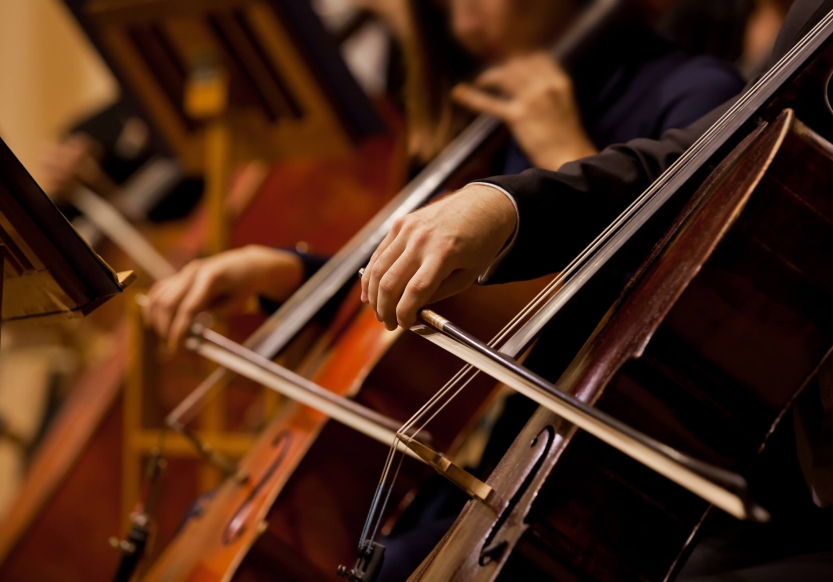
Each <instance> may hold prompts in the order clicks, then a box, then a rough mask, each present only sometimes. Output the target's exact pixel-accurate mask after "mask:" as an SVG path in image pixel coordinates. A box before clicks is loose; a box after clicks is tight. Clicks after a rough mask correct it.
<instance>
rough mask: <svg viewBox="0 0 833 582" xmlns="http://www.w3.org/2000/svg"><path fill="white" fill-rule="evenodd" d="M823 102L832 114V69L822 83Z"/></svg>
mask: <svg viewBox="0 0 833 582" xmlns="http://www.w3.org/2000/svg"><path fill="white" fill-rule="evenodd" d="M824 104H825V105H826V106H827V111H828V112H830V115H833V70H831V71H830V73H828V75H827V82H825V84H824Z"/></svg>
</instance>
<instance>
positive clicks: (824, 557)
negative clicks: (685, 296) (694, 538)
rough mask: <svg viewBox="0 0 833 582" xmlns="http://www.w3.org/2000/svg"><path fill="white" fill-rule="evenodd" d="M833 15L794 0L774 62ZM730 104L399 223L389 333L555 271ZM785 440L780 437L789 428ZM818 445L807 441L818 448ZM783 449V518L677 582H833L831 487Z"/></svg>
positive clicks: (721, 542) (391, 252)
mask: <svg viewBox="0 0 833 582" xmlns="http://www.w3.org/2000/svg"><path fill="white" fill-rule="evenodd" d="M831 10H833V0H797V1H796V2H795V4H794V6H793V8H792V9H791V11H790V12H789V14H788V16H787V18H786V20H785V23H784V26H783V27H782V30H781V33H780V35H779V37H778V40H777V42H776V45H775V50H774V54H773V57H772V59H771V61H770V64H772V63H774V62H775V60H777V59H778V58H780V57H781V56H783V55H784V54H785V53H786V52H787V50H788V49H789V48H791V47H792V46H793V45H794V44H795V43H796V42H797V41H798V40H799V39H800V38H801V37H802V36H803V35H804V34H806V32H807V31H809V30H810V28H811V27H812V26H813V25H815V24H816V23H817V22H818V21H819V20H820V19H821V18H822V17H824V16H825V15H826V14H828V13H829V12H830V11H831ZM730 105H731V102H730V103H727V104H725V105H723V106H721V107H719V108H717V109H716V110H715V111H713V112H711V113H710V114H708V115H706V116H705V117H704V118H703V119H701V120H699V121H698V122H696V123H695V124H693V125H692V126H690V127H689V128H687V129H684V130H672V131H669V132H667V133H666V134H664V135H663V136H662V139H661V140H658V141H654V140H634V141H631V142H629V143H627V144H625V145H616V146H613V147H610V148H607V149H605V150H604V151H603V152H601V153H600V154H598V155H595V156H592V157H588V158H586V159H583V160H579V161H577V162H574V163H571V164H568V165H565V166H564V167H563V168H562V169H561V170H560V171H558V172H552V171H547V170H542V169H532V170H528V171H526V172H524V173H522V174H520V175H514V176H501V177H497V178H490V179H488V180H485V181H482V182H480V183H478V184H470V185H469V186H467V187H465V188H463V189H462V190H459V191H458V192H456V193H455V194H453V195H451V196H449V197H447V198H445V199H443V200H441V201H439V202H437V203H435V204H432V205H430V206H427V207H425V208H422V209H420V210H418V211H416V212H414V213H413V214H411V215H409V216H407V217H404V218H402V219H400V220H399V221H398V222H397V223H396V224H395V225H394V228H393V229H392V231H391V232H390V234H389V235H388V236H387V237H386V238H385V239H384V241H383V242H382V243H381V245H380V246H379V248H378V249H377V250H376V252H375V253H374V255H373V257H372V258H371V260H370V262H369V264H368V266H367V268H366V270H365V274H364V276H363V278H362V299H363V300H364V301H365V302H367V303H369V304H370V305H371V306H372V307H373V308H374V309H375V311H376V313H377V316H378V317H379V318H380V319H381V320H382V321H384V322H385V325H387V326H388V327H389V328H391V329H392V328H394V327H395V326H396V325H401V326H403V327H409V326H411V325H412V324H414V322H415V321H416V317H417V313H418V311H419V309H421V308H422V307H423V306H425V305H426V304H429V303H431V302H434V301H437V300H439V299H441V298H443V297H447V296H449V295H453V294H456V293H459V292H460V291H462V290H464V289H466V288H468V287H469V286H470V285H472V284H473V283H475V282H476V281H480V282H488V283H491V282H498V281H511V280H519V279H525V278H532V277H536V276H539V275H543V274H546V273H553V272H557V271H558V270H560V269H561V268H563V267H564V266H565V265H566V264H567V263H568V262H569V260H570V259H571V258H572V257H574V256H575V255H577V253H578V252H579V251H580V250H581V249H582V248H584V247H585V246H586V245H587V244H588V243H589V242H590V241H591V240H592V239H593V238H594V237H595V236H596V235H597V234H598V233H599V232H600V231H601V230H602V229H603V228H604V227H606V226H607V225H608V224H609V223H610V222H611V221H612V219H613V218H614V217H615V216H617V215H618V214H619V213H620V212H621V211H623V210H624V208H625V207H626V206H627V205H628V204H629V203H630V202H631V201H633V200H634V198H635V197H636V196H638V195H639V194H641V193H642V192H643V191H644V190H645V189H646V188H647V187H648V186H649V185H650V184H651V182H652V181H653V180H654V179H656V178H657V177H658V176H659V175H660V173H661V172H663V171H664V170H665V169H666V168H668V167H669V166H670V165H671V164H672V163H673V162H674V160H676V159H677V158H678V157H679V156H680V155H681V154H682V153H683V152H684V151H685V149H686V148H687V147H688V146H690V145H691V144H693V143H694V141H695V140H696V139H697V138H698V137H699V136H700V135H701V134H702V133H703V132H704V131H705V130H706V129H707V128H708V127H709V126H710V125H711V124H712V123H713V122H714V121H716V120H717V118H718V117H719V115H720V114H722V113H723V112H724V111H726V109H727V108H728V107H729V106H730ZM415 240H419V241H420V242H419V244H414V241H415ZM827 367H828V368H829V367H830V366H829V364H828V366H827ZM830 378H831V374H830V373H829V369H827V370H823V371H822V373H821V375H820V389H821V390H823V391H829V390H831V389H833V383H831V381H830ZM811 397H812V398H815V400H816V401H821V399H822V396H821V395H820V394H818V393H817V394H815V395H814V396H813V395H811ZM812 398H811V399H812ZM827 398H829V396H828V397H827ZM790 422H791V420H790V419H789V418H787V419H785V423H786V424H787V425H789V424H790ZM780 433H781V437H782V438H783V437H784V433H785V431H784V430H781V431H780ZM786 433H787V435H789V438H790V439H792V437H791V433H790V432H789V431H786ZM818 445H819V443H818V442H817V443H815V444H814V443H810V447H811V448H812V449H814V448H815V447H816V446H818ZM784 450H785V451H786V454H785V455H784V458H783V459H782V462H783V471H782V473H779V475H778V479H777V481H778V483H769V484H767V485H768V486H771V487H774V488H776V489H779V490H782V491H783V494H782V495H781V497H780V503H781V504H782V505H783V507H782V508H779V509H780V510H781V512H780V517H779V519H776V520H774V521H773V522H772V523H770V524H767V525H763V526H762V525H754V526H752V525H744V524H738V523H735V524H732V525H730V526H727V527H726V528H725V529H724V530H722V531H720V532H719V533H718V534H716V535H714V536H713V537H712V538H707V539H706V540H705V541H704V542H703V543H701V544H700V545H699V546H698V547H697V548H696V549H695V552H694V554H693V555H692V558H691V559H690V560H689V562H688V565H687V566H686V568H685V569H684V571H683V572H682V573H681V574H680V576H679V579H680V580H698V581H699V580H703V581H705V580H710V581H716V580H739V581H770V580H791V579H796V580H802V581H821V580H833V550H831V548H833V527H831V526H832V525H833V516H831V515H830V514H829V512H830V511H831V510H830V509H821V508H822V507H830V506H831V505H833V495H831V494H830V492H831V491H833V483H830V482H823V478H821V477H819V475H818V474H817V473H812V472H808V473H807V474H806V484H805V483H803V480H802V478H801V473H800V469H799V468H800V464H799V462H798V461H797V457H798V456H802V455H803V454H807V453H806V452H799V453H798V455H797V454H796V446H795V443H794V442H790V443H789V447H785V449H784ZM809 454H811V455H815V450H812V451H810V452H809ZM824 474H825V475H829V473H827V472H825V473H824ZM796 483H798V484H799V485H800V486H798V487H796V486H795V484H796Z"/></svg>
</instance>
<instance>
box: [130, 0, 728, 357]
mask: <svg viewBox="0 0 833 582" xmlns="http://www.w3.org/2000/svg"><path fill="white" fill-rule="evenodd" d="M365 3H366V4H367V3H368V2H365ZM380 3H381V4H383V5H384V6H386V10H387V13H388V16H389V17H388V18H387V20H389V21H393V20H395V21H398V22H402V21H403V20H407V21H408V22H409V23H410V25H409V26H407V27H405V26H404V25H400V26H398V27H397V28H398V29H400V30H399V34H398V36H400V37H401V40H402V42H403V45H404V46H405V53H406V55H407V74H408V79H407V89H408V91H407V103H406V110H407V115H408V119H409V143H410V151H411V154H412V156H413V159H414V160H415V163H416V164H424V163H425V162H427V161H428V160H430V159H431V158H432V157H433V156H435V155H436V154H437V153H438V152H439V151H440V150H441V149H442V148H443V147H444V146H445V145H446V144H447V143H448V142H449V141H450V140H451V138H452V137H453V136H454V135H455V134H456V133H457V132H458V131H460V130H461V129H462V128H463V127H464V126H465V125H466V123H467V122H468V121H469V120H470V119H471V114H470V113H467V112H466V111H465V110H463V109H461V108H460V107H459V105H463V106H465V108H467V109H468V110H469V111H470V112H471V111H473V112H486V113H490V114H493V115H495V116H497V117H499V118H501V119H502V120H503V121H504V122H505V123H506V125H507V126H508V128H509V129H510V131H511V134H512V138H513V139H512V140H511V142H510V143H509V145H508V146H507V147H506V148H505V149H504V151H502V152H501V153H500V154H499V155H498V157H497V158H496V159H494V160H492V163H491V164H490V166H491V167H492V168H493V170H496V171H499V172H501V173H517V172H520V171H523V170H525V169H527V168H529V167H531V166H537V167H540V168H546V169H550V170H555V169H558V168H559V167H560V166H561V165H563V164H564V163H565V162H568V161H571V160H574V159H577V158H580V157H583V156H586V155H590V154H592V153H595V152H596V151H597V149H598V148H600V147H605V146H607V145H609V144H612V143H619V142H623V141H627V140H629V139H633V138H637V137H654V138H656V137H659V135H660V134H661V133H662V132H663V131H665V130H667V129H670V128H673V127H684V126H686V125H688V124H689V123H691V122H692V121H694V120H695V119H697V118H698V117H699V116H701V115H703V114H704V113H706V112H707V111H708V110H710V109H711V108H713V107H715V106H716V105H718V104H719V103H721V102H723V101H724V100H725V99H727V98H729V97H730V96H732V95H734V94H736V93H737V92H738V91H739V90H740V88H741V84H742V83H741V81H740V79H739V77H738V76H737V74H736V73H735V72H734V71H733V70H732V69H731V68H730V67H729V66H728V65H725V64H723V63H721V62H719V61H717V60H715V59H711V58H706V57H700V58H693V59H688V58H686V57H685V56H683V55H682V53H679V52H677V51H676V50H675V49H674V48H673V46H672V45H671V44H670V43H669V42H667V41H666V40H664V39H663V38H661V37H659V36H657V35H656V34H654V33H653V32H651V31H650V29H648V27H647V26H646V25H644V24H642V23H640V22H638V21H637V20H634V21H633V22H629V23H628V24H623V25H621V26H620V27H619V28H618V29H617V30H615V31H613V32H611V33H608V34H607V35H606V36H605V39H604V41H603V42H601V43H600V44H599V45H598V46H596V47H595V48H594V49H592V50H591V52H590V54H589V55H587V56H586V57H585V58H584V59H583V60H582V66H581V67H580V70H578V71H577V72H576V73H575V74H574V76H573V78H572V79H571V78H569V77H568V76H567V74H566V73H565V71H564V70H563V69H561V68H560V67H559V65H558V64H556V63H555V62H554V61H553V60H552V59H551V58H550V57H549V56H548V55H547V54H546V52H545V50H546V48H547V47H549V46H550V45H551V43H552V41H553V39H554V38H555V39H557V38H558V37H559V35H560V34H562V33H563V31H564V30H565V29H567V28H568V27H569V25H570V24H571V23H572V22H573V21H574V19H575V17H576V14H577V13H578V11H579V10H580V8H581V5H583V4H586V2H584V1H583V0H561V1H559V2H552V1H551V0H534V1H533V2H519V1H517V0H468V1H462V0H448V1H446V2H428V1H419V0H412V1H410V2H408V3H407V4H406V0H385V1H381V0H375V1H374V2H372V3H370V4H374V5H378V4H380ZM398 3H401V5H399V4H398ZM406 7H407V12H405V13H404V14H405V15H406V16H407V18H406V19H402V18H400V19H396V18H392V17H391V15H395V14H396V10H395V9H394V8H399V10H400V11H401V10H405V9H406ZM377 8H378V6H377ZM405 29H407V30H410V31H411V32H410V33H408V32H407V31H405ZM484 66H485V67H486V68H485V70H484V72H482V73H481V74H480V75H478V76H476V77H474V81H472V82H470V83H462V81H463V80H465V79H469V78H472V76H473V73H474V72H475V71H476V70H480V69H482V68H483V67H484ZM496 93H498V94H500V97H498V96H496ZM320 262H321V261H320V260H317V259H316V258H314V257H308V256H303V255H299V254H297V253H294V252H290V251H285V250H275V249H270V248H265V247H260V246H248V247H244V248H241V249H236V250H232V251H228V252H226V253H222V254H220V255H217V256H215V257H212V258H209V259H203V260H199V261H195V262H193V263H191V264H189V265H188V266H186V267H185V268H184V269H183V270H182V271H181V272H180V273H179V274H177V275H175V276H173V277H171V278H169V279H167V280H164V281H161V282H159V283H158V284H157V285H155V286H154V287H153V289H152V290H151V291H150V293H149V301H148V303H147V305H146V307H145V311H144V313H145V318H146V321H147V322H148V323H149V324H150V325H152V326H153V327H155V328H156V329H157V331H158V332H159V333H160V335H162V336H164V337H167V338H169V341H170V345H171V346H172V347H174V346H176V345H178V344H180V343H181V341H182V339H183V338H184V336H185V334H186V333H187V330H188V328H189V326H190V324H191V322H192V320H193V318H194V316H195V315H196V314H197V313H199V312H200V311H203V310H206V309H209V308H210V309H213V310H215V311H216V312H219V313H221V314H222V313H230V312H234V311H237V310H239V309H241V308H242V306H243V305H245V304H246V303H247V302H248V300H249V299H250V298H251V297H252V296H254V295H259V296H262V297H264V298H266V299H268V300H271V301H272V302H278V303H279V302H281V301H283V300H285V299H286V298H287V297H288V296H289V295H290V294H291V293H292V292H293V291H294V290H295V289H296V288H297V287H298V286H299V285H300V284H301V283H302V282H303V281H304V280H305V278H307V277H308V276H310V275H311V274H312V272H313V271H314V270H315V269H316V268H317V266H319V265H320ZM389 324H391V322H389Z"/></svg>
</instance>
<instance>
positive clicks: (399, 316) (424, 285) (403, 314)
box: [396, 260, 452, 329]
mask: <svg viewBox="0 0 833 582" xmlns="http://www.w3.org/2000/svg"><path fill="white" fill-rule="evenodd" d="M451 271H452V268H451V267H450V266H448V264H447V263H445V262H443V261H440V260H432V261H428V262H425V263H423V264H422V265H421V266H420V267H419V269H418V270H417V271H416V272H415V273H414V275H413V276H412V277H411V278H410V280H409V281H408V285H407V286H406V287H405V289H404V291H403V293H402V297H401V298H400V299H399V303H398V305H397V306H396V321H397V323H398V324H399V325H401V326H402V327H404V328H405V329H407V328H409V327H411V326H412V325H413V324H414V323H415V322H416V316H417V313H418V312H419V310H420V309H422V308H423V307H424V306H425V305H427V304H428V303H429V302H430V301H431V299H432V297H433V296H434V294H435V293H436V291H437V289H438V288H439V287H440V285H441V284H442V282H443V280H444V279H445V278H446V277H448V275H449V274H450V273H451Z"/></svg>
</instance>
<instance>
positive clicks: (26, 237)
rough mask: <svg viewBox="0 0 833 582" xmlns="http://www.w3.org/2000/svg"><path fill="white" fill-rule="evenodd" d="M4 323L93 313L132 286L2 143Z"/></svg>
mask: <svg viewBox="0 0 833 582" xmlns="http://www.w3.org/2000/svg"><path fill="white" fill-rule="evenodd" d="M0 245H2V246H0V264H2V268H3V277H2V280H0V301H2V320H3V321H11V320H20V319H29V318H35V317H38V318H42V317H55V316H62V317H75V316H83V315H86V314H88V313H90V312H91V311H92V310H94V309H95V308H96V307H98V306H99V305H101V304H102V303H103V302H105V301H107V300H108V299H110V298H111V297H113V296H114V295H118V294H119V293H121V292H122V291H123V290H124V288H125V287H126V286H127V285H128V284H129V283H131V282H132V281H133V279H134V278H135V276H134V275H133V272H132V271H129V272H126V273H118V274H117V273H115V272H113V270H112V269H110V267H109V266H107V264H106V263H104V261H102V260H101V258H99V256H98V255H96V254H95V252H94V251H93V250H92V249H91V248H90V247H89V246H88V245H87V243H86V242H84V240H83V239H82V238H81V237H80V236H79V235H78V233H77V232H76V231H75V229H74V228H73V227H72V225H71V224H70V223H69V222H68V221H67V219H66V218H65V217H64V215H63V214H61V212H60V211H59V210H58V209H57V208H56V207H55V205H54V204H53V203H52V201H51V200H50V199H49V198H48V197H47V196H46V194H44V193H43V191H42V190H41V189H40V187H39V186H38V185H37V183H36V182H35V181H34V179H32V177H31V176H30V175H29V173H28V172H27V171H26V169H25V168H24V167H23V165H22V164H21V163H20V162H19V161H18V159H17V158H16V157H15V155H14V154H13V153H12V151H11V150H10V149H9V147H8V146H7V145H6V143H5V142H4V141H3V140H2V139H0Z"/></svg>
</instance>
